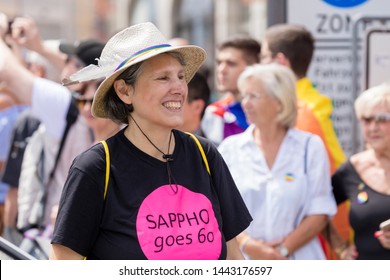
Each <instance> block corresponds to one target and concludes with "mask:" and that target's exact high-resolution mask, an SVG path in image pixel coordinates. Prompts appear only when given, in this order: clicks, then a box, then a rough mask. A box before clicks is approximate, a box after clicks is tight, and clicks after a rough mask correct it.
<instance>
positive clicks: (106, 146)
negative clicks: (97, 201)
mask: <svg viewBox="0 0 390 280" xmlns="http://www.w3.org/2000/svg"><path fill="white" fill-rule="evenodd" d="M100 143H102V145H103V147H104V152H105V154H106V178H105V181H104V193H103V200H106V195H107V190H108V182H109V180H110V150H109V149H108V145H107V142H106V141H105V140H102V141H100ZM84 260H87V257H86V256H85V257H84Z"/></svg>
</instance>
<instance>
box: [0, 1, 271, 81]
mask: <svg viewBox="0 0 390 280" xmlns="http://www.w3.org/2000/svg"><path fill="white" fill-rule="evenodd" d="M266 4H267V0H163V1H162V0H66V1H63V0H35V1H31V0H1V1H0V11H2V12H4V13H6V14H7V15H9V17H11V18H12V17H15V16H30V17H32V18H34V19H35V20H36V22H37V24H38V26H39V28H40V31H41V34H42V38H43V39H63V40H69V41H74V40H78V39H83V38H87V37H88V38H89V37H94V38H99V39H102V40H106V39H108V38H110V37H111V35H112V34H114V33H116V32H117V31H119V30H121V29H123V28H125V27H127V26H130V25H132V24H136V23H139V22H144V21H151V22H153V23H154V24H155V25H156V26H158V27H159V29H160V30H161V31H162V32H163V33H164V35H165V36H166V37H168V38H172V37H184V38H186V39H188V40H189V42H190V43H191V44H196V45H199V46H201V47H203V48H204V49H205V50H206V51H207V54H208V59H207V61H206V67H207V68H209V69H210V70H211V69H213V67H214V52H215V46H216V44H218V43H219V42H221V41H223V40H225V39H227V38H228V37H229V36H232V35H234V34H249V35H251V36H253V37H254V38H256V39H259V40H261V38H262V35H263V33H264V30H265V28H266V22H267V19H266V16H267V13H266ZM210 73H211V75H212V71H210ZM212 80H213V78H212V77H211V83H212Z"/></svg>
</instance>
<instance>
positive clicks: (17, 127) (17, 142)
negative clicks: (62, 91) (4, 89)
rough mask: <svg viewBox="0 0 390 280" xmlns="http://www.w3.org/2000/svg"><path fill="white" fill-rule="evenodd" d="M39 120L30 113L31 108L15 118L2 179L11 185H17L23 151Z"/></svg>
mask: <svg viewBox="0 0 390 280" xmlns="http://www.w3.org/2000/svg"><path fill="white" fill-rule="evenodd" d="M39 124H40V121H39V120H38V119H37V118H35V117H33V116H32V115H31V110H25V111H24V112H22V113H21V114H20V116H19V117H18V119H17V120H16V122H15V124H14V127H13V131H12V139H11V147H10V150H9V154H8V158H7V161H6V166H5V169H4V173H3V177H2V181H3V182H5V183H7V184H9V185H10V186H11V187H18V185H19V177H20V172H21V170H22V162H23V156H24V151H25V149H26V146H27V143H28V141H29V139H30V136H31V135H32V134H33V133H34V131H35V130H36V129H37V128H38V126H39Z"/></svg>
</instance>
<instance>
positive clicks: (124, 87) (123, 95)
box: [114, 79, 134, 104]
mask: <svg viewBox="0 0 390 280" xmlns="http://www.w3.org/2000/svg"><path fill="white" fill-rule="evenodd" d="M114 89H115V92H116V94H117V95H118V97H119V98H120V99H121V100H122V101H123V102H124V103H126V104H131V103H132V99H133V91H134V89H133V87H132V86H130V85H128V84H126V82H125V81H124V80H123V79H121V80H117V81H114Z"/></svg>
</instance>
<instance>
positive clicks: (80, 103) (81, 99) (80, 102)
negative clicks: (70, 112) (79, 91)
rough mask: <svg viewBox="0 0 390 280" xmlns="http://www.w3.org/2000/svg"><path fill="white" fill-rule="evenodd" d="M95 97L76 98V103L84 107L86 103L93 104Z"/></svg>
mask: <svg viewBox="0 0 390 280" xmlns="http://www.w3.org/2000/svg"><path fill="white" fill-rule="evenodd" d="M92 101H93V98H89V99H88V98H76V103H77V106H78V107H79V108H84V106H85V105H86V104H89V105H92Z"/></svg>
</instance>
